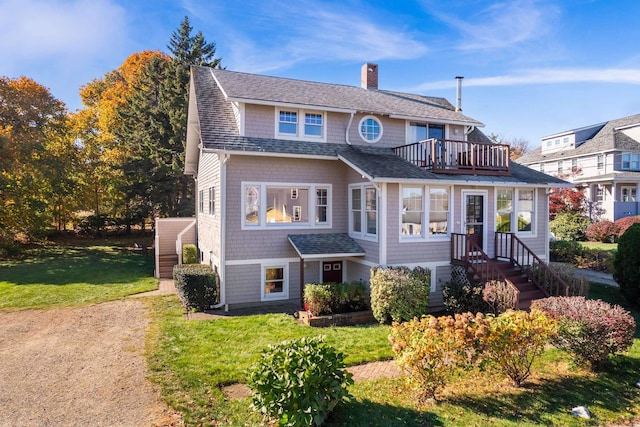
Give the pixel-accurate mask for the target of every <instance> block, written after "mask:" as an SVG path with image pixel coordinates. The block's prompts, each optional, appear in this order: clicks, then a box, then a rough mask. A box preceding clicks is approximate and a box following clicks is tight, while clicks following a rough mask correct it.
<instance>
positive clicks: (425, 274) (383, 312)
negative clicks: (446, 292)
mask: <svg viewBox="0 0 640 427" xmlns="http://www.w3.org/2000/svg"><path fill="white" fill-rule="evenodd" d="M369 284H370V286H371V310H372V311H373V316H374V317H375V318H376V319H377V320H378V322H380V323H391V322H392V321H393V322H402V321H405V320H410V319H413V318H414V317H415V316H418V317H420V316H422V315H424V314H427V309H428V308H429V291H430V289H431V271H429V270H428V269H425V268H421V267H416V268H414V269H413V270H410V269H409V268H407V267H395V268H393V267H390V268H381V267H377V268H372V269H371V279H370V282H369Z"/></svg>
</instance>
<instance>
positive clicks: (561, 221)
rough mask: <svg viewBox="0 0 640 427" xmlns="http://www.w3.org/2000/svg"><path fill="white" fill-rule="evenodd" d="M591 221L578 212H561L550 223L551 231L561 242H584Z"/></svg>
mask: <svg viewBox="0 0 640 427" xmlns="http://www.w3.org/2000/svg"><path fill="white" fill-rule="evenodd" d="M588 226H589V219H588V218H586V217H584V216H582V215H581V214H580V213H578V212H560V213H558V215H556V218H555V219H554V220H553V221H551V222H549V230H550V231H551V232H553V234H554V235H555V236H556V238H557V239H560V240H584V238H585V233H586V231H587V227H588Z"/></svg>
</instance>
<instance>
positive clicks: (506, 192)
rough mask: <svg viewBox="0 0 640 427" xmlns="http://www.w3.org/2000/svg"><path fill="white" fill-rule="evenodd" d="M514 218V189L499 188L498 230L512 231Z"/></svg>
mask: <svg viewBox="0 0 640 427" xmlns="http://www.w3.org/2000/svg"><path fill="white" fill-rule="evenodd" d="M512 218H513V190H511V189H499V190H498V197H497V199H496V231H498V232H503V233H510V232H511V231H512V230H511V224H512Z"/></svg>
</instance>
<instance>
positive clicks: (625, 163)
mask: <svg viewBox="0 0 640 427" xmlns="http://www.w3.org/2000/svg"><path fill="white" fill-rule="evenodd" d="M621 167H622V169H626V170H638V169H640V154H631V153H625V154H623V155H622V165H621Z"/></svg>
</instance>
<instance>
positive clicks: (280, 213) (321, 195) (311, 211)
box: [242, 183, 331, 228]
mask: <svg viewBox="0 0 640 427" xmlns="http://www.w3.org/2000/svg"><path fill="white" fill-rule="evenodd" d="M313 195H315V197H314V196H313ZM242 203H243V216H244V218H243V219H244V222H243V228H254V227H260V228H262V227H287V226H288V227H301V226H308V227H316V226H318V227H328V226H330V225H331V223H330V220H331V209H330V207H331V186H330V185H328V184H295V185H291V184H266V183H243V201H242Z"/></svg>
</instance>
